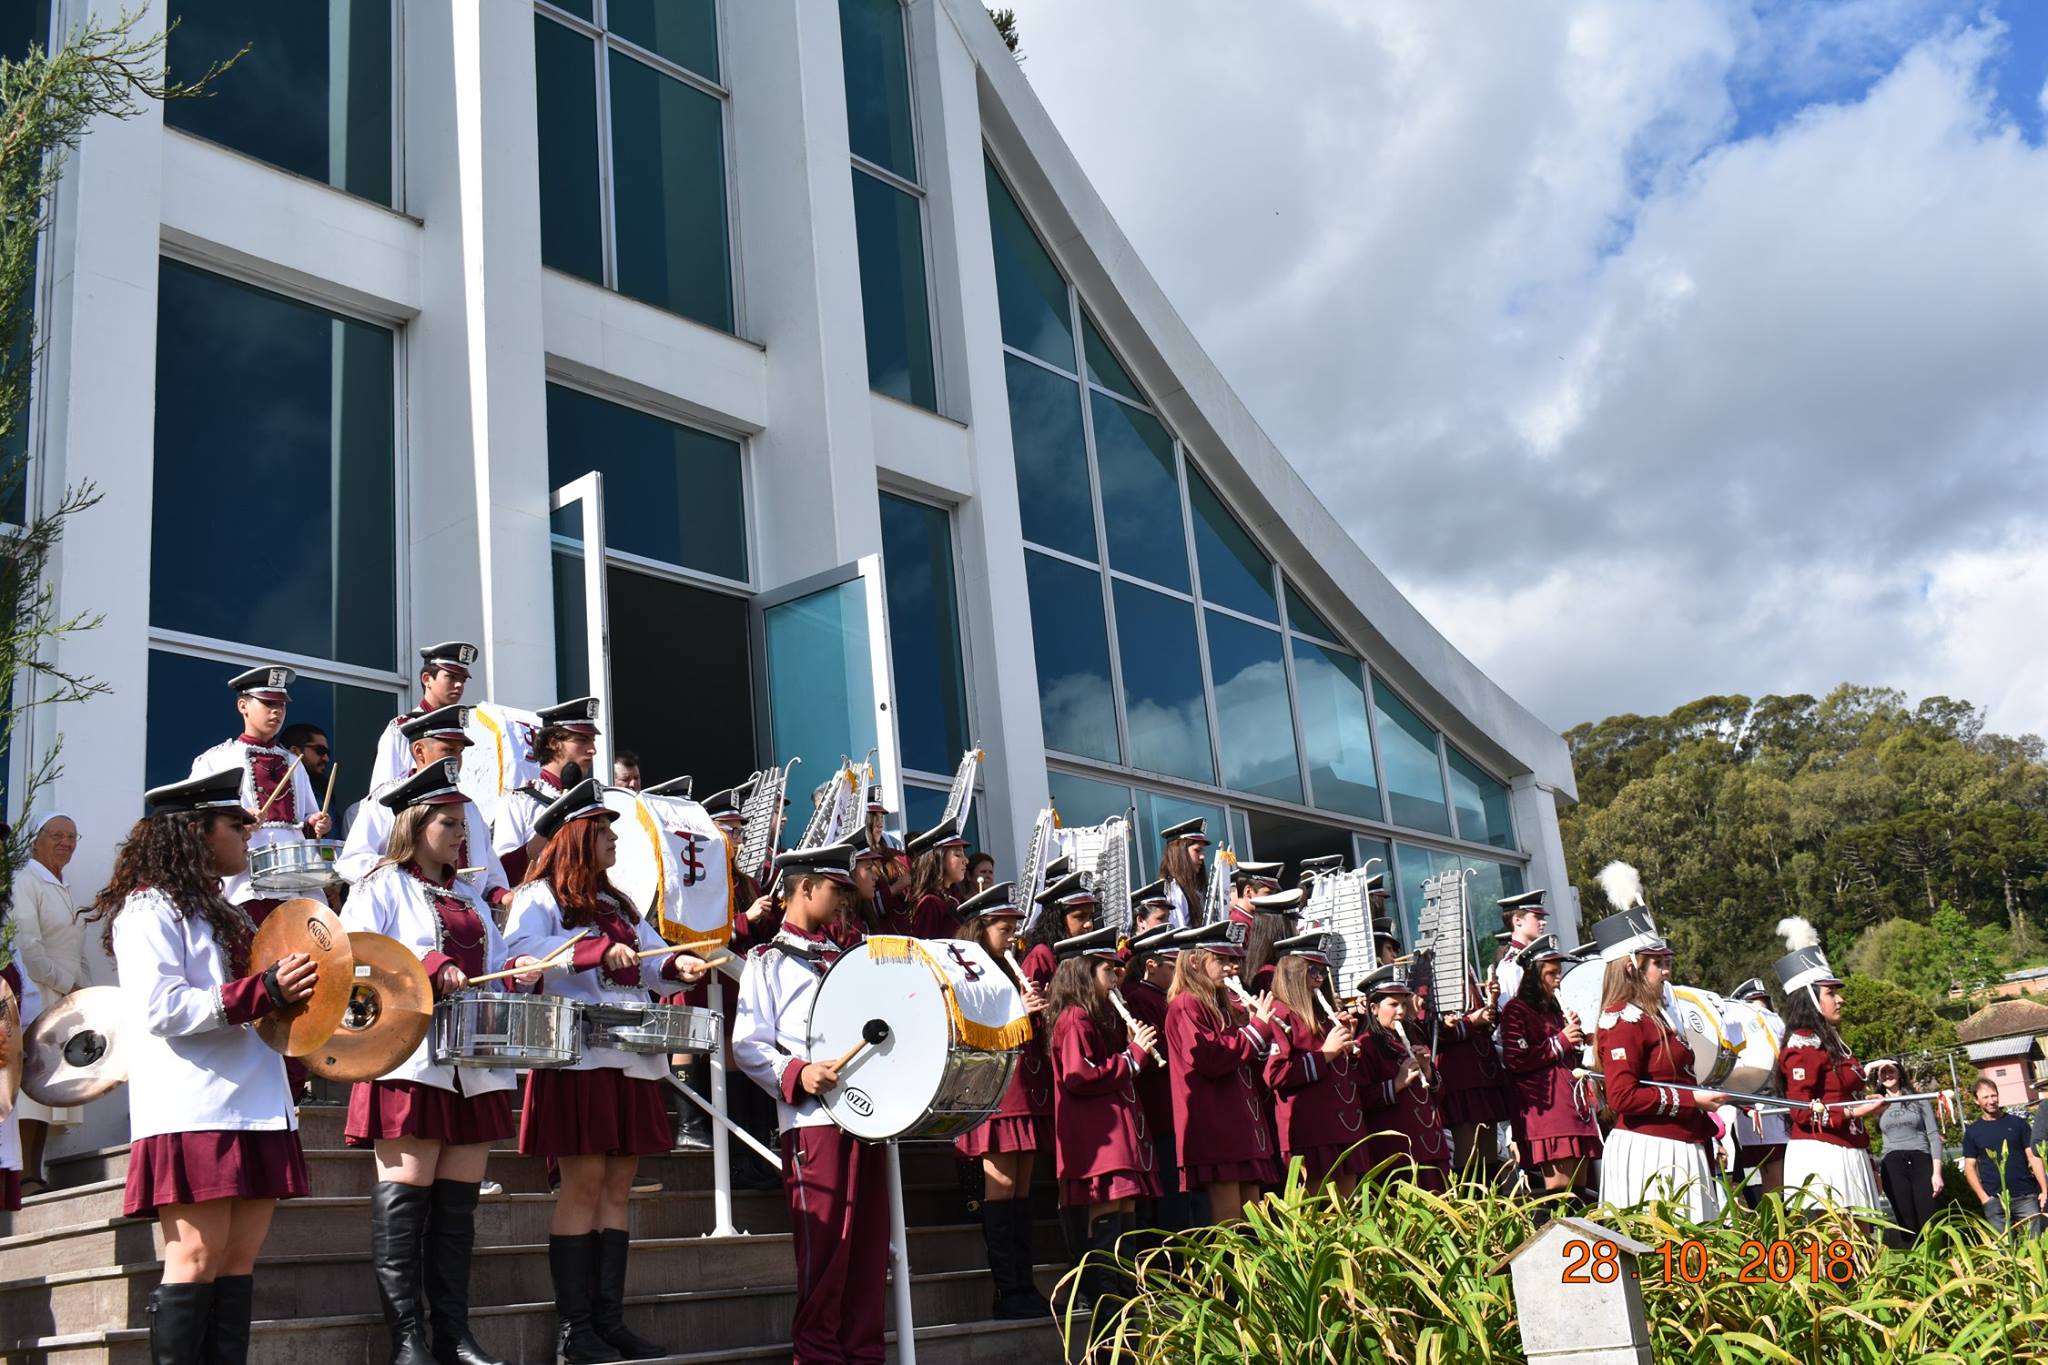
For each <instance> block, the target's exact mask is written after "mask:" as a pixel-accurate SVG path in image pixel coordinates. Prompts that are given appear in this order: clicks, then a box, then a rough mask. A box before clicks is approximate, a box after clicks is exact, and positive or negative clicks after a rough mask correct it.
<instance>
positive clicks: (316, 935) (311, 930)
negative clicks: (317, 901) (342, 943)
mask: <svg viewBox="0 0 2048 1365" xmlns="http://www.w3.org/2000/svg"><path fill="white" fill-rule="evenodd" d="M306 937H307V938H310V939H312V940H313V942H315V943H317V944H319V945H320V951H321V952H323V953H325V952H329V951H331V950H332V949H333V947H334V935H332V934H330V933H328V932H327V926H326V925H324V924H322V923H321V922H320V921H319V920H317V919H311V920H307V921H306Z"/></svg>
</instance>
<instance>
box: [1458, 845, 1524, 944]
mask: <svg viewBox="0 0 2048 1365" xmlns="http://www.w3.org/2000/svg"><path fill="white" fill-rule="evenodd" d="M1466 865H1467V866H1468V867H1470V868H1471V869H1472V875H1471V876H1469V877H1467V878H1466V879H1465V897H1466V900H1465V907H1466V911H1467V916H1466V917H1467V919H1468V920H1469V921H1470V922H1471V925H1472V943H1473V946H1474V947H1475V948H1476V949H1477V950H1478V957H1479V970H1480V971H1482V972H1484V971H1485V970H1486V969H1487V967H1489V966H1490V965H1492V963H1493V960H1494V958H1495V957H1497V956H1498V955H1499V949H1500V940H1499V939H1497V938H1495V937H1494V935H1495V934H1497V933H1499V932H1500V931H1501V926H1502V924H1503V921H1502V919H1501V917H1500V898H1501V897H1502V896H1515V895H1519V894H1521V891H1522V869H1521V868H1519V867H1514V866H1512V865H1510V864H1508V863H1490V862H1486V861H1483V860H1481V861H1478V862H1468V863H1467V864H1466Z"/></svg>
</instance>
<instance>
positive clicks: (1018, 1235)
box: [998, 1194, 1052, 1318]
mask: <svg viewBox="0 0 2048 1365" xmlns="http://www.w3.org/2000/svg"><path fill="white" fill-rule="evenodd" d="M1037 1226H1038V1224H1037V1220H1036V1219H1034V1218H1033V1217H1032V1214H1031V1196H1030V1195H1029V1194H1026V1195H1024V1196H1023V1197H1021V1198H1017V1199H1012V1200H1011V1201H1010V1247H1011V1251H1010V1255H1011V1258H1012V1259H1013V1260H1015V1262H1016V1264H1017V1308H1018V1310H1019V1311H1018V1316H1020V1317H1033V1318H1042V1317H1044V1316H1045V1315H1046V1314H1047V1313H1050V1312H1052V1300H1050V1299H1048V1298H1046V1297H1045V1295H1043V1294H1041V1293H1039V1292H1038V1281H1037V1280H1036V1279H1034V1278H1033V1277H1032V1271H1033V1269H1034V1268H1035V1267H1036V1266H1037V1264H1038V1248H1037V1247H1036V1245H1034V1243H1035V1240H1036V1239H1035V1237H1034V1235H1033V1234H1034V1233H1035V1232H1036V1230H1037ZM1025 1309H1029V1310H1030V1311H1029V1312H1025V1311H1023V1310H1025ZM998 1316H1003V1315H1001V1314H999V1315H998Z"/></svg>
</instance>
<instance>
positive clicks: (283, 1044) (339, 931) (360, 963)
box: [249, 900, 434, 1081]
mask: <svg viewBox="0 0 2048 1365" xmlns="http://www.w3.org/2000/svg"><path fill="white" fill-rule="evenodd" d="M293 953H305V954H306V955H307V956H308V957H311V958H312V959H313V962H314V965H315V966H316V967H318V968H319V979H318V981H317V983H316V984H315V985H314V987H313V993H312V994H311V995H310V996H308V997H307V998H306V999H305V1000H303V1001H300V1002H298V1003H297V1004H295V1005H293V1006H291V1007H289V1008H288V1009H284V1010H275V1011H272V1012H271V1013H270V1014H269V1015H267V1016H265V1017H264V1018H263V1019H261V1020H259V1021H258V1022H257V1025H256V1031H257V1032H258V1033H260V1034H262V1035H263V1041H264V1042H266V1043H269V1044H270V1045H271V1046H272V1047H274V1048H276V1049H277V1050H278V1051H279V1052H282V1053H283V1054H284V1055H285V1056H287V1057H302V1058H304V1059H305V1062H306V1069H307V1070H308V1071H310V1072H312V1073H313V1074H314V1075H316V1076H319V1077H322V1078H324V1079H326V1080H331V1081H369V1080H375V1079H376V1078H377V1077H379V1076H382V1075H384V1074H385V1073H386V1072H388V1071H390V1070H391V1069H392V1068H393V1067H395V1066H397V1065H398V1064H399V1063H400V1062H402V1061H404V1060H405V1059H406V1058H407V1057H409V1056H411V1055H412V1052H413V1049H414V1048H417V1047H418V1046H419V1045H420V1040H421V1039H422V1038H424V1037H426V1036H427V1027H428V1025H429V1024H431V1023H432V1022H433V1018H434V988H433V984H432V983H431V982H430V981H428V980H427V969H426V968H425V966H423V965H422V964H421V962H420V960H419V958H417V957H415V956H414V955H413V952H412V950H411V949H410V948H408V947H406V946H405V945H404V944H402V943H400V942H399V941H398V940H397V939H394V938H389V937H387V936H385V935H383V934H372V933H365V932H362V931H357V932H354V933H350V932H348V931H346V930H344V929H343V928H342V927H341V921H340V920H339V919H338V918H336V916H335V914H334V912H333V911H332V910H329V909H328V908H327V906H326V905H325V904H324V903H322V902H320V901H316V900H290V901H286V902H285V903H284V904H283V905H280V906H279V907H277V909H275V910H273V911H272V912H271V913H270V915H269V917H268V918H266V919H265V920H264V921H263V927H262V928H261V929H259V930H257V932H256V942H255V944H254V945H253V946H252V947H251V949H250V952H249V959H250V969H251V970H252V971H263V970H265V969H266V968H268V967H270V966H272V965H274V964H275V963H277V962H279V961H281V960H283V959H284V958H286V957H288V956H290V955H291V954H293Z"/></svg>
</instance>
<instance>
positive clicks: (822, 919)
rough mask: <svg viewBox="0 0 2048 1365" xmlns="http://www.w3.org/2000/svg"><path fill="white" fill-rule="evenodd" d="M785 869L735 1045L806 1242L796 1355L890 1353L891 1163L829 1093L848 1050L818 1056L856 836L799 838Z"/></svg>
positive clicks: (743, 1001) (753, 961)
mask: <svg viewBox="0 0 2048 1365" xmlns="http://www.w3.org/2000/svg"><path fill="white" fill-rule="evenodd" d="M775 864H776V867H777V868H778V869H779V870H780V871H781V873H782V886H783V917H782V928H781V929H780V930H779V931H778V932H777V933H776V935H775V938H774V939H773V941H771V942H769V943H766V944H763V945H762V946H760V947H758V948H756V949H754V951H753V952H752V953H751V954H749V955H748V957H747V966H746V974H745V975H744V976H742V977H741V978H740V1009H739V1019H738V1023H737V1025H736V1029H735V1033H734V1037H733V1053H734V1055H735V1056H736V1057H738V1059H739V1064H740V1069H741V1070H743V1071H745V1072H746V1073H747V1075H748V1076H749V1077H751V1078H752V1079H753V1081H754V1083H755V1084H757V1085H759V1086H760V1087H761V1088H762V1089H763V1090H766V1091H768V1092H769V1093H770V1094H772V1095H774V1096H775V1100H776V1107H777V1110H778V1112H779V1113H780V1115H781V1125H780V1126H781V1132H782V1136H781V1150H782V1179H783V1185H784V1188H785V1189H786V1190H787V1191H788V1195H789V1221H790V1228H791V1230H792V1232H793V1233H794V1236H792V1237H791V1239H790V1246H791V1249H792V1250H793V1251H794V1252H795V1253H796V1315H795V1317H794V1318H793V1319H792V1321H791V1323H790V1340H791V1342H792V1344H793V1346H794V1354H793V1359H794V1361H795V1365H819V1363H820V1362H828V1361H829V1362H837V1361H862V1362H874V1365H880V1362H881V1360H882V1309H883V1301H884V1298H885V1297H886V1296H885V1292H884V1286H885V1284H886V1277H887V1274H888V1267H889V1198H888V1193H887V1182H888V1163H887V1159H886V1156H885V1153H884V1148H883V1146H882V1144H880V1143H869V1142H861V1141H859V1140H857V1139H855V1138H854V1137H852V1136H851V1135H850V1134H848V1133H847V1132H845V1131H844V1130H843V1129H841V1128H840V1127H839V1126H838V1125H837V1124H835V1123H833V1122H832V1119H831V1117H830V1116H829V1115H828V1114H826V1112H825V1108H824V1106H823V1105H821V1104H820V1103H819V1102H818V1096H820V1095H822V1094H824V1093H825V1092H826V1091H827V1090H830V1089H831V1088H832V1087H833V1086H835V1085H837V1084H838V1083H839V1069H838V1065H837V1059H834V1058H825V1059H822V1060H815V1061H814V1060H812V1059H811V1058H810V1057H808V1056H807V1055H806V1053H807V1052H808V1051H809V1048H810V1043H809V1034H810V1019H811V1002H812V1000H813V999H814V998H815V997H816V995H817V990H818V983H819V982H820V981H821V980H823V979H824V976H825V973H826V972H827V971H829V970H830V969H831V967H832V964H833V963H835V962H837V961H838V960H839V953H840V950H839V947H838V945H837V944H836V943H834V942H833V940H832V937H831V935H830V932H829V931H830V929H831V927H832V921H833V920H834V919H836V918H838V916H839V914H840V912H841V910H842V909H843V908H844V905H845V902H846V900H847V898H848V896H849V895H850V894H851V889H852V866H853V849H852V847H851V846H850V845H847V844H834V845H831V846H829V847H825V848H800V849H792V850H790V851H789V852H787V853H784V854H782V855H781V856H780V857H778V858H777V859H776V860H775Z"/></svg>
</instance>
